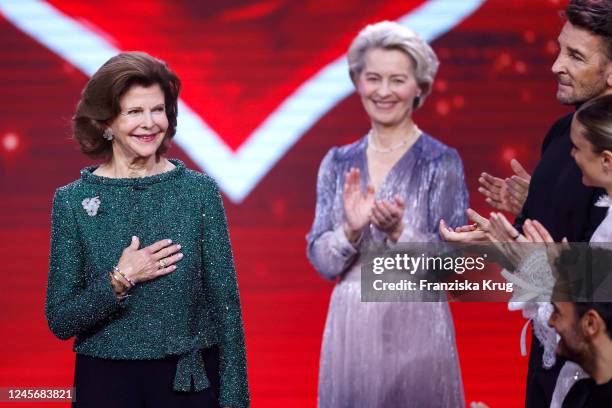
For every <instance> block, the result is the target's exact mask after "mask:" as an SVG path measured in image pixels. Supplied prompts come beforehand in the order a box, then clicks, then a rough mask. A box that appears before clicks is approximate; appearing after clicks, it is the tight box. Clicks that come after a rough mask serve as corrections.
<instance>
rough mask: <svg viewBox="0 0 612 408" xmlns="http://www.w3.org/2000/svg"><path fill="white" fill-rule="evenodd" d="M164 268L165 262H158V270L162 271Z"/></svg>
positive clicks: (161, 260)
mask: <svg viewBox="0 0 612 408" xmlns="http://www.w3.org/2000/svg"><path fill="white" fill-rule="evenodd" d="M165 267H166V261H164V260H163V259H160V260H159V269H164V268H165Z"/></svg>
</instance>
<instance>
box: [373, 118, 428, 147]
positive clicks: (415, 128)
mask: <svg viewBox="0 0 612 408" xmlns="http://www.w3.org/2000/svg"><path fill="white" fill-rule="evenodd" d="M421 133H422V132H421V129H419V127H418V126H417V125H414V127H413V132H412V135H414V136H415V138H414V139H416V138H418V137H419V136H420V135H421ZM412 135H411V136H412ZM373 138H374V132H373V131H372V129H370V131H369V132H368V147H369V148H370V149H372V151H374V152H376V153H383V154H384V153H391V152H394V151H396V150H397V149H399V148H401V147H403V146H405V145H407V144H408V143H410V142H411V141H412V140H413V138H412V137H408V138H407V139H405V140H402V141H401V142H399V143H398V144H396V145H393V146H391V147H387V148H385V149H380V148H378V147H376V146H374V142H373V140H372V139H373Z"/></svg>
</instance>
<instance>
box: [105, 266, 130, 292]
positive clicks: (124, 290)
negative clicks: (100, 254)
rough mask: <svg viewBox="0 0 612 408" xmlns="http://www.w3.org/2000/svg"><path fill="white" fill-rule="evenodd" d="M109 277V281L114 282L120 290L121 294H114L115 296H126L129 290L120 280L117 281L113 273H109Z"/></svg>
mask: <svg viewBox="0 0 612 408" xmlns="http://www.w3.org/2000/svg"><path fill="white" fill-rule="evenodd" d="M109 275H110V277H111V281H113V280H114V281H115V282H117V284H119V286H120V287H121V288H122V290H121V292H120V293H116V295H117V296H118V297H122V296H126V295H127V293H128V291H129V290H130V288H129V287H128V286H127V285H126V284H125V283H123V282H122V281H121V280H120V279H118V278H117V277H116V276H115V274H114V273H113V272H110V273H109Z"/></svg>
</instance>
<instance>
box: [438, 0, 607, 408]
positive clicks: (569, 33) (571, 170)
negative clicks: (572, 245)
mask: <svg viewBox="0 0 612 408" xmlns="http://www.w3.org/2000/svg"><path fill="white" fill-rule="evenodd" d="M563 17H564V18H565V20H566V21H565V24H564V26H563V29H562V30H561V33H560V34H559V37H558V42H559V55H558V56H557V59H556V60H555V63H554V64H553V66H552V72H553V73H554V74H555V76H556V78H557V82H558V88H557V95H556V96H557V100H558V101H559V102H560V103H562V104H564V105H574V106H580V105H581V104H582V103H584V102H586V101H588V100H590V99H593V98H596V97H598V96H602V95H604V94H610V93H612V0H571V1H570V2H569V4H568V6H567V8H566V9H565V12H564V13H563ZM572 117H573V113H571V114H568V115H566V116H564V117H562V118H560V119H559V120H557V122H555V123H554V124H553V126H552V127H551V129H550V130H549V132H548V134H547V135H546V137H545V138H544V142H543V144H542V155H541V158H540V161H539V163H538V164H537V166H536V168H535V170H534V172H533V175H532V176H529V174H527V173H526V172H525V171H524V170H522V167H521V166H520V165H518V163H517V162H515V161H513V163H512V167H513V170H514V172H515V175H514V176H513V177H512V178H511V179H506V180H504V179H501V178H498V177H494V176H491V175H489V174H487V173H483V174H482V176H481V178H480V180H479V181H480V183H481V188H480V189H479V191H480V192H481V193H483V194H484V195H485V196H487V202H488V203H489V204H490V205H492V206H493V207H495V208H497V209H500V210H503V211H508V212H511V213H514V214H516V215H517V217H516V220H515V226H516V227H517V229H518V230H519V231H522V226H523V223H524V221H525V220H527V219H532V220H538V221H540V222H541V223H542V224H543V225H544V226H545V227H546V229H547V230H548V231H549V232H550V234H551V235H552V237H553V238H554V239H555V241H560V240H561V239H563V238H567V239H568V240H569V241H571V242H588V241H589V239H590V237H591V235H592V234H593V232H594V231H595V228H596V227H597V225H599V223H600V222H601V221H602V220H603V218H604V216H605V210H606V209H605V208H599V207H594V203H595V201H596V200H597V198H598V197H599V196H600V195H602V194H604V192H603V191H602V190H599V189H595V188H591V187H586V186H584V185H583V184H582V175H581V172H580V169H579V168H578V166H577V165H576V163H575V162H574V160H573V159H572V157H571V150H572V142H571V140H570V137H569V133H570V124H571V120H572ZM527 186H528V187H527ZM521 192H526V193H527V195H526V200H525V195H524V194H521ZM519 208H520V209H521V210H520V212H519V213H518V214H517V211H518V209H519ZM468 216H469V217H470V219H472V220H473V221H474V222H475V223H476V224H478V230H476V231H473V230H470V229H469V227H467V226H466V227H463V229H459V230H457V231H452V230H449V229H447V228H440V233H441V235H442V237H443V238H444V239H445V240H447V241H463V242H466V241H473V240H482V239H483V238H484V234H483V233H482V232H483V230H484V231H486V230H487V229H488V221H487V220H486V219H485V218H483V217H481V216H480V215H478V214H477V213H475V212H474V211H472V210H469V211H468ZM542 353H543V348H542V346H541V345H540V343H539V341H538V340H537V339H536V338H535V336H532V344H531V355H530V358H529V372H528V374H527V394H526V400H525V407H527V408H541V407H548V406H549V405H550V401H551V398H552V392H553V390H554V387H555V383H556V379H557V377H558V374H559V370H560V369H561V366H562V365H563V361H558V362H557V364H556V365H555V366H554V367H553V368H551V369H545V368H544V367H543V366H542ZM559 360H562V359H559Z"/></svg>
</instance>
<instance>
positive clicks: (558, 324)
mask: <svg viewBox="0 0 612 408" xmlns="http://www.w3.org/2000/svg"><path fill="white" fill-rule="evenodd" d="M552 304H553V313H552V314H551V316H550V319H549V320H548V325H549V326H550V327H553V328H554V329H555V330H556V331H557V333H559V336H560V337H561V340H559V344H557V350H556V352H557V354H558V355H560V356H561V357H564V358H567V359H568V360H570V361H573V362H575V363H578V364H581V363H582V362H584V361H585V356H586V355H587V354H588V343H587V341H586V339H585V336H584V334H583V333H582V329H581V327H580V318H579V317H578V313H577V312H576V307H575V306H574V304H573V303H571V302H552Z"/></svg>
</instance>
